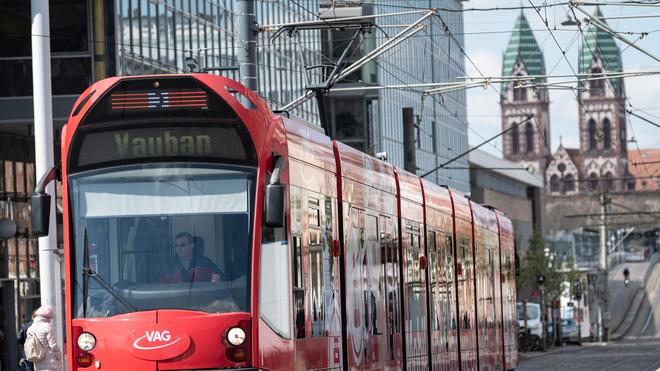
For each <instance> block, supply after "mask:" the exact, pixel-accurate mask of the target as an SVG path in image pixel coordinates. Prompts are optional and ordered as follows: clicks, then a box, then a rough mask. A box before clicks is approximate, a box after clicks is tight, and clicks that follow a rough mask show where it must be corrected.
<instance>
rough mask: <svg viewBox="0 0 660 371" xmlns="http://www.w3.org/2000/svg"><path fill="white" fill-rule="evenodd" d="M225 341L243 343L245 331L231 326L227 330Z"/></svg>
mask: <svg viewBox="0 0 660 371" xmlns="http://www.w3.org/2000/svg"><path fill="white" fill-rule="evenodd" d="M227 341H228V342H229V344H231V345H235V346H239V345H241V344H243V343H244V342H245V331H243V329H242V328H240V327H232V328H231V329H229V331H228V332H227Z"/></svg>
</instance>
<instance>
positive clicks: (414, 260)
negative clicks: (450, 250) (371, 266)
mask: <svg viewBox="0 0 660 371" xmlns="http://www.w3.org/2000/svg"><path fill="white" fill-rule="evenodd" d="M397 180H398V181H397V184H398V186H399V201H400V203H401V204H400V206H401V208H400V212H401V213H400V218H401V219H400V223H401V246H402V250H401V251H402V256H403V257H402V262H403V300H404V305H403V306H404V311H403V314H404V318H405V320H404V323H405V342H406V347H405V349H406V364H407V369H408V370H420V371H421V370H428V368H429V354H428V333H427V331H428V328H427V327H428V326H427V322H428V318H427V295H428V294H427V291H426V268H427V267H426V265H427V264H428V261H427V258H426V254H425V251H424V247H425V241H424V240H425V236H424V209H423V207H422V202H423V196H422V189H421V186H420V183H419V178H417V177H416V176H414V175H413V174H411V173H408V172H406V171H404V170H401V169H397Z"/></svg>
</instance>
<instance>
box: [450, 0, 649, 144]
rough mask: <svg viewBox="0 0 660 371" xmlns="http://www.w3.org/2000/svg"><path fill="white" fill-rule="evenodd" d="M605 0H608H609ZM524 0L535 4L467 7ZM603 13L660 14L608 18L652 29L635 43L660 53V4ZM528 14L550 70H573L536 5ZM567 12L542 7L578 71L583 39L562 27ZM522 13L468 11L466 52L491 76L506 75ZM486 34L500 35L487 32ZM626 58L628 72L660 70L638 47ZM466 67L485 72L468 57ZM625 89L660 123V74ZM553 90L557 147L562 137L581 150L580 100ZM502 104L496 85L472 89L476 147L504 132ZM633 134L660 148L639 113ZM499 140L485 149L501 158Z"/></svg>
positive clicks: (614, 23) (620, 26)
mask: <svg viewBox="0 0 660 371" xmlns="http://www.w3.org/2000/svg"><path fill="white" fill-rule="evenodd" d="M546 2H547V3H548V4H554V3H560V2H564V1H557V0H546ZM602 2H603V3H607V1H602ZM532 3H533V4H534V5H540V4H542V3H543V2H542V1H540V0H532ZM521 4H523V5H526V6H529V5H530V4H529V1H528V0H522V1H521V0H512V1H510V0H497V1H495V0H469V1H466V2H463V8H464V9H469V8H490V7H494V6H498V7H507V6H514V7H516V6H520V5H521ZM585 9H586V10H588V11H589V13H592V12H593V10H594V9H595V8H593V7H591V8H590V7H585ZM601 11H602V12H603V14H604V16H605V17H620V16H626V15H633V16H635V15H642V14H644V15H656V14H657V15H658V17H656V18H644V19H640V18H636V19H608V20H606V22H607V23H608V24H609V25H610V27H611V28H613V29H614V30H616V31H620V32H649V34H648V35H647V36H645V37H644V38H642V39H641V40H638V41H637V42H636V43H635V45H637V46H639V47H641V48H643V49H645V50H647V51H648V52H650V53H651V54H653V55H656V56H659V57H660V6H658V5H656V6H655V7H630V6H627V7H626V6H620V5H604V6H601ZM524 12H525V16H526V17H527V20H528V21H529V23H530V27H531V29H532V30H533V31H534V35H535V37H536V41H537V42H538V43H539V45H541V49H542V51H543V55H544V58H545V66H546V73H548V74H550V73H551V74H553V75H554V74H558V75H567V74H572V71H571V68H570V67H569V65H568V63H567V62H566V60H565V59H564V58H563V57H562V54H561V51H560V49H559V47H558V46H557V44H556V43H555V41H554V40H553V38H552V37H551V36H550V34H549V32H548V30H547V28H546V26H545V25H544V24H543V21H542V19H541V17H540V16H539V15H538V14H537V13H536V11H535V10H534V9H525V10H524ZM567 13H569V10H568V6H557V7H553V8H548V9H547V13H546V10H542V11H541V15H542V16H543V18H546V17H547V19H548V25H549V26H550V29H551V30H552V34H554V36H555V37H556V38H557V41H558V43H559V45H560V46H561V48H562V49H564V50H566V51H567V52H566V56H567V57H568V61H570V63H571V65H572V66H573V68H574V69H575V70H576V71H577V69H578V67H577V53H578V43H581V41H582V40H581V36H580V34H579V32H578V30H577V27H576V26H568V27H566V26H562V25H561V22H562V21H564V20H565V19H566V17H567ZM519 14H520V10H510V11H504V10H498V11H490V12H474V11H467V12H465V13H464V18H463V19H464V25H465V36H464V37H465V46H466V53H467V55H468V56H469V57H470V58H471V59H472V60H473V61H474V64H475V65H476V67H478V69H479V70H480V71H481V72H482V73H483V74H484V75H485V76H500V75H501V74H502V55H503V53H504V51H505V49H506V46H507V43H508V40H509V37H510V36H511V30H512V29H513V26H514V23H515V21H516V18H517V17H518V15H519ZM546 14H547V15H546ZM571 14H572V13H571ZM576 14H578V16H579V17H580V18H583V15H582V14H581V13H579V12H578V11H577V10H576ZM555 27H556V29H557V30H556V31H555ZM483 32H494V33H488V34H484V33H483ZM475 33H476V34H475ZM576 35H577V38H576ZM624 36H625V37H626V38H627V39H628V40H630V41H635V40H636V39H637V38H638V37H639V35H624ZM574 40H575V41H574ZM618 45H619V49H620V50H623V49H625V48H626V45H622V43H621V42H618ZM622 61H623V70H624V72H630V71H660V63H659V62H657V61H655V60H653V59H652V58H651V57H649V56H647V55H645V54H643V53H641V52H639V51H637V50H636V49H634V48H627V49H626V50H625V51H623V53H622ZM465 66H466V71H467V72H468V74H469V75H470V76H480V75H479V72H477V69H476V68H475V67H474V66H473V65H472V64H471V63H470V62H469V61H468V60H467V59H466V61H465ZM495 87H496V88H497V89H498V90H499V89H500V86H499V84H497V85H495ZM625 88H626V94H627V96H628V98H629V102H630V104H632V105H633V106H634V107H635V108H639V109H642V110H643V111H644V112H642V111H637V112H636V113H638V114H640V115H643V116H645V117H648V118H649V119H650V120H652V121H654V122H657V123H660V75H655V76H644V77H630V78H626V79H625ZM549 94H550V131H551V149H552V151H553V152H554V151H555V150H556V149H557V147H558V146H559V142H560V137H561V141H562V143H563V144H564V146H565V147H569V148H579V131H578V104H577V100H576V98H575V95H574V94H573V93H572V92H571V91H568V90H550V91H549ZM499 102H500V97H499V95H498V94H497V92H495V91H494V90H493V89H492V88H489V89H483V88H475V89H471V90H468V91H467V105H468V122H469V124H470V126H471V128H472V130H470V131H469V132H468V133H469V142H470V145H477V144H479V143H481V142H482V141H483V140H484V139H483V138H489V137H491V136H494V135H496V134H497V133H499V132H500V131H501V118H500V106H499ZM631 126H632V130H631ZM477 133H478V134H477ZM628 136H629V138H630V137H632V136H634V137H635V139H636V140H637V145H638V146H639V148H660V128H658V127H655V126H652V125H650V124H648V123H645V122H644V121H642V120H640V119H638V118H636V117H632V116H631V117H630V125H629V126H628ZM493 143H494V145H486V146H484V147H482V148H483V149H484V150H486V151H488V152H490V153H492V154H494V155H497V156H500V157H501V156H502V152H501V148H502V146H501V140H500V139H499V138H498V140H496V141H493ZM629 148H633V149H634V148H636V145H635V144H634V143H629Z"/></svg>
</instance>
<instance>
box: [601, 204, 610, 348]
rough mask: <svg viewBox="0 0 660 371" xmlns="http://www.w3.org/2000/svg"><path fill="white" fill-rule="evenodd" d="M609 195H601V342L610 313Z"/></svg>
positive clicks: (605, 336) (607, 325)
mask: <svg viewBox="0 0 660 371" xmlns="http://www.w3.org/2000/svg"><path fill="white" fill-rule="evenodd" d="M607 202H608V199H607V195H606V194H605V193H602V194H601V195H600V269H601V270H602V274H603V296H602V300H603V304H602V306H603V309H602V318H601V326H602V330H601V336H602V337H601V341H607V338H608V334H607V331H608V329H609V316H610V314H609V312H608V308H607V305H608V292H607V281H608V269H607V268H608V264H607V226H606V225H605V221H606V218H605V216H606V213H607Z"/></svg>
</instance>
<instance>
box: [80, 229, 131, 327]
mask: <svg viewBox="0 0 660 371" xmlns="http://www.w3.org/2000/svg"><path fill="white" fill-rule="evenodd" d="M82 275H83V317H87V297H88V296H89V277H92V278H94V280H96V282H98V283H99V285H101V287H103V288H104V289H105V290H106V291H107V292H109V293H110V295H112V296H113V297H114V298H115V299H117V301H118V302H120V303H122V304H123V305H124V306H125V307H126V308H128V309H129V310H130V311H131V312H137V308H135V307H134V306H133V305H132V304H131V303H129V302H128V300H126V298H124V297H123V296H121V295H120V294H119V293H118V292H117V290H115V289H114V288H113V287H112V285H110V284H109V283H108V282H106V281H105V280H104V279H103V278H102V277H101V276H99V275H98V273H96V272H95V271H94V270H93V269H92V268H90V267H89V241H88V237H87V226H85V227H83V268H82Z"/></svg>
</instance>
